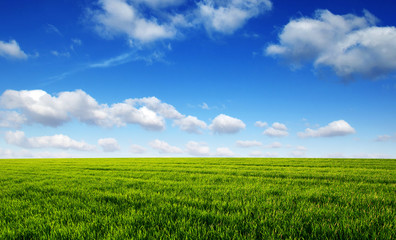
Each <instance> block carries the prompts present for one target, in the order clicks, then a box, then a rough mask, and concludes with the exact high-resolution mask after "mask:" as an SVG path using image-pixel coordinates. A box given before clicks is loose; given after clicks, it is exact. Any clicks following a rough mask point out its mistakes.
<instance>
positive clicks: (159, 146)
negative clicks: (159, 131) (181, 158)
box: [149, 139, 183, 153]
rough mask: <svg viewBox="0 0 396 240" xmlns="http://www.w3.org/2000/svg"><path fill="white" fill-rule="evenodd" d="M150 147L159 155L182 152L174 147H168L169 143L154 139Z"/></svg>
mask: <svg viewBox="0 0 396 240" xmlns="http://www.w3.org/2000/svg"><path fill="white" fill-rule="evenodd" d="M149 144H150V146H151V147H152V148H154V149H156V150H158V151H159V152H160V153H182V152H183V151H182V150H181V149H180V148H178V147H175V146H171V145H169V143H167V142H165V141H161V140H158V139H155V140H154V141H151V142H150V143H149Z"/></svg>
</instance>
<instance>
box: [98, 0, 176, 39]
mask: <svg viewBox="0 0 396 240" xmlns="http://www.w3.org/2000/svg"><path fill="white" fill-rule="evenodd" d="M137 2H139V1H137ZM140 2H141V3H144V2H146V3H147V2H148V1H140ZM151 2H152V3H153V4H154V2H155V1H151ZM99 5H100V7H101V10H100V11H95V12H93V13H92V14H93V15H92V19H93V21H94V22H95V23H97V25H96V28H97V31H98V32H99V33H100V34H102V35H105V36H115V35H126V36H128V37H129V38H130V39H133V40H138V41H140V42H152V41H155V40H159V39H169V38H173V37H174V36H175V35H176V29H175V26H173V24H172V23H171V19H168V20H167V21H166V23H159V20H158V19H157V18H155V17H151V18H145V16H144V14H143V13H142V12H141V11H139V5H138V4H136V2H135V4H134V2H130V1H126V0H100V1H99Z"/></svg>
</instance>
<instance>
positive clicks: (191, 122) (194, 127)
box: [174, 116, 207, 134]
mask: <svg viewBox="0 0 396 240" xmlns="http://www.w3.org/2000/svg"><path fill="white" fill-rule="evenodd" d="M174 125H176V126H179V127H180V129H181V130H183V131H186V132H189V133H198V134H201V133H202V131H201V129H205V128H206V127H207V125H206V123H205V122H204V121H201V120H199V119H198V118H196V117H193V116H187V117H184V118H182V119H177V120H175V121H174Z"/></svg>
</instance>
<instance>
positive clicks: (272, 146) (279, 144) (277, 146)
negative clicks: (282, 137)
mask: <svg viewBox="0 0 396 240" xmlns="http://www.w3.org/2000/svg"><path fill="white" fill-rule="evenodd" d="M264 147H265V148H281V147H282V143H280V142H273V143H271V144H268V145H266V146H264Z"/></svg>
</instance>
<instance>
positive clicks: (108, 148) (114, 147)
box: [98, 138, 120, 152]
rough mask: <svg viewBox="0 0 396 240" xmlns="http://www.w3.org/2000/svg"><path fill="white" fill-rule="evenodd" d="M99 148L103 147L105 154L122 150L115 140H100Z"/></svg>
mask: <svg viewBox="0 0 396 240" xmlns="http://www.w3.org/2000/svg"><path fill="white" fill-rule="evenodd" d="M98 144H99V146H101V147H102V149H103V151H105V152H115V151H118V150H120V145H118V142H117V140H116V139H114V138H101V139H99V140H98Z"/></svg>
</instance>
